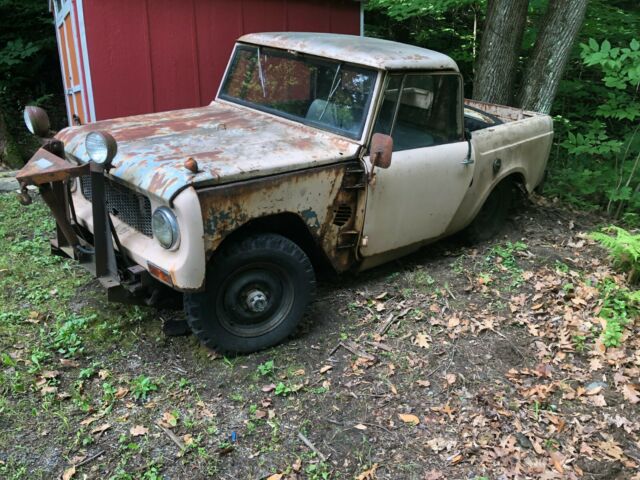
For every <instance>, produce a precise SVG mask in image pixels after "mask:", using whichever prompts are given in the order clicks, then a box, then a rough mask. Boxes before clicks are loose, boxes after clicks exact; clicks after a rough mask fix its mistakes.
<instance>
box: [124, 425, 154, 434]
mask: <svg viewBox="0 0 640 480" xmlns="http://www.w3.org/2000/svg"><path fill="white" fill-rule="evenodd" d="M129 433H130V434H131V435H132V436H134V437H140V436H142V435H146V434H147V433H149V429H148V428H147V427H144V426H142V425H136V426H135V427H131V430H129Z"/></svg>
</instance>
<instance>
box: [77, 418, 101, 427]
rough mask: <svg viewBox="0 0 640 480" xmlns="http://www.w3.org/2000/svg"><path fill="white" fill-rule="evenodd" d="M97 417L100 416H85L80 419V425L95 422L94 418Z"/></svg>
mask: <svg viewBox="0 0 640 480" xmlns="http://www.w3.org/2000/svg"><path fill="white" fill-rule="evenodd" d="M98 418H100V417H88V418H85V419H84V420H82V421H81V422H80V425H89V424H91V423H93V422H95V421H96V420H98Z"/></svg>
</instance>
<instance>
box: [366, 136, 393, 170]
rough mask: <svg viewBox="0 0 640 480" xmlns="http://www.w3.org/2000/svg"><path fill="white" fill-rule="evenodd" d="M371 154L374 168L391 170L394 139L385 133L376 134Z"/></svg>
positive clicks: (372, 141)
mask: <svg viewBox="0 0 640 480" xmlns="http://www.w3.org/2000/svg"><path fill="white" fill-rule="evenodd" d="M370 152H371V153H370V155H371V164H372V166H373V167H380V168H389V167H390V166H391V154H392V152H393V138H391V137H390V136H389V135H385V134H383V133H374V134H373V137H371V150H370Z"/></svg>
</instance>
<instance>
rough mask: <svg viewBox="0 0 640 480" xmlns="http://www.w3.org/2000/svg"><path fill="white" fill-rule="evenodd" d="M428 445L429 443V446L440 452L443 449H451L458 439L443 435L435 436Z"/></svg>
mask: <svg viewBox="0 0 640 480" xmlns="http://www.w3.org/2000/svg"><path fill="white" fill-rule="evenodd" d="M427 445H429V448H431V450H433V451H434V452H436V453H438V452H441V451H443V450H449V449H451V448H453V447H454V446H455V445H456V441H455V440H447V439H446V438H442V437H435V438H432V439H431V440H429V441H428V442H427Z"/></svg>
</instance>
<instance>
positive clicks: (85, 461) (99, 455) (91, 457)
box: [75, 450, 105, 467]
mask: <svg viewBox="0 0 640 480" xmlns="http://www.w3.org/2000/svg"><path fill="white" fill-rule="evenodd" d="M104 454H105V451H104V450H100V451H99V452H98V453H96V454H95V455H92V456H90V457H89V458H85V459H84V460H82V461H81V462H78V463H76V465H75V466H76V467H81V466H82V465H86V464H87V463H89V462H93V461H94V460H95V459H96V458H98V457H101V456H102V455H104Z"/></svg>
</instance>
